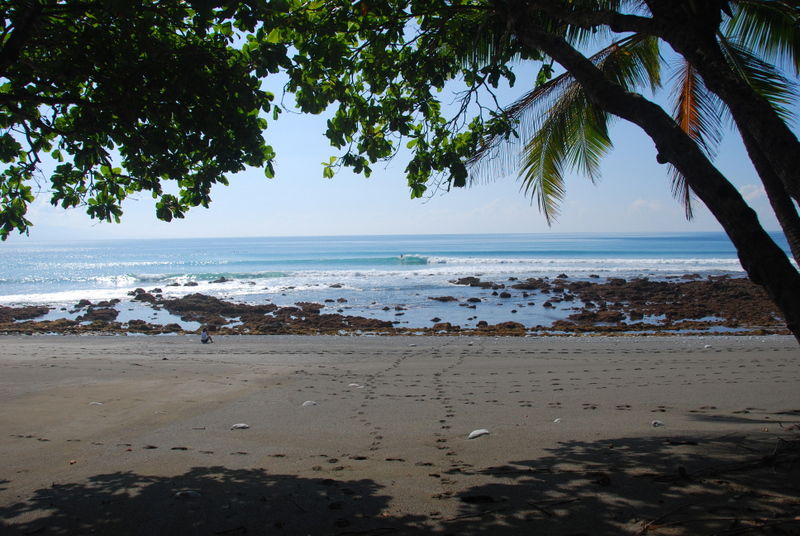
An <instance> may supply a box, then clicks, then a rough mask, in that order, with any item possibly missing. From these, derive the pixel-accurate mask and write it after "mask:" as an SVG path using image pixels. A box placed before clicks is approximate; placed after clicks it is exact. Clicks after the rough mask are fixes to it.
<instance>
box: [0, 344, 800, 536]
mask: <svg viewBox="0 0 800 536" xmlns="http://www.w3.org/2000/svg"><path fill="white" fill-rule="evenodd" d="M798 385H800V347H798V345H797V343H796V341H795V340H794V339H793V338H790V337H778V336H771V337H584V338H572V337H565V338H559V337H545V338H489V337H484V338H481V337H475V338H471V337H291V336H274V337H262V336H251V337H248V336H242V337H238V336H237V337H223V336H217V337H215V343H214V344H210V345H201V344H200V343H199V340H198V338H197V337H183V336H175V337H136V336H128V337H124V336H121V337H120V336H107V337H101V336H97V337H93V336H81V337H75V336H33V337H26V336H6V337H3V338H2V340H0V403H2V412H0V459H2V462H0V520H2V521H0V529H1V531H2V532H3V533H4V534H20V535H22V534H84V533H85V534H115V535H120V534H164V535H167V534H170V535H172V534H341V535H344V534H375V535H378V534H429V533H440V534H520V533H530V534H565V535H566V534H728V533H729V534H749V533H760V532H758V531H760V530H762V529H763V530H767V531H768V530H780V531H784V532H782V533H789V534H795V533H800V517H798V516H800V499H798V497H800V478H798V477H800V460H799V459H798V452H799V451H800V448H798V443H799V442H800V432H799V431H798V427H797V423H800V389H799V388H798ZM236 424H245V425H247V427H246V428H245V427H241V428H236V427H234V425H236ZM478 429H486V430H488V432H489V433H488V434H487V435H482V436H480V437H477V438H475V439H468V438H467V437H468V434H470V432H472V431H474V430H478ZM764 456H768V458H766V459H765V458H764ZM734 531H737V532H734ZM749 531H752V532H749ZM779 533H781V532H779Z"/></svg>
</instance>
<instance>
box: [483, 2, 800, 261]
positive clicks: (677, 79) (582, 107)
mask: <svg viewBox="0 0 800 536" xmlns="http://www.w3.org/2000/svg"><path fill="white" fill-rule="evenodd" d="M590 3H592V4H593V5H594V7H607V8H608V7H611V8H619V7H620V6H619V5H618V4H620V2H602V1H600V2H590ZM601 4H602V5H601ZM611 4H614V5H611ZM641 4H642V3H641V2H636V1H634V2H629V3H628V7H634V8H636V7H641ZM798 20H800V17H798V12H797V8H792V7H790V6H788V5H787V4H783V3H782V2H764V1H758V0H741V1H738V2H733V10H731V12H730V16H729V17H728V19H727V20H726V21H725V24H724V25H723V26H722V29H721V30H720V31H719V32H718V35H717V40H718V43H719V46H720V48H721V50H722V51H723V53H724V55H725V58H726V61H727V63H728V64H729V65H730V67H731V69H732V70H734V71H735V72H736V73H737V74H738V75H739V76H740V77H741V78H742V79H743V80H746V81H747V83H748V84H749V85H750V86H751V87H752V88H753V89H754V90H755V91H757V92H758V93H759V94H760V95H762V96H764V97H765V98H767V99H768V101H769V102H770V103H771V104H772V106H773V108H774V109H775V111H776V112H777V114H778V115H779V116H780V117H781V118H782V119H784V120H787V119H788V118H789V115H790V114H789V111H788V104H789V103H790V102H791V101H792V99H793V98H794V97H795V96H796V91H795V89H796V87H795V86H794V85H793V84H792V83H791V82H790V81H789V80H788V79H787V78H786V77H785V76H783V75H782V74H781V72H780V71H779V70H778V69H777V68H775V67H774V65H773V63H777V62H782V63H788V64H790V65H791V67H792V68H793V69H794V70H795V71H796V72H800V30H799V29H798V25H797V21H798ZM585 37H586V34H581V35H575V36H573V41H578V39H580V38H585ZM590 59H591V61H592V62H593V63H594V64H595V65H596V66H597V67H598V68H599V69H600V70H602V71H603V72H604V73H605V75H606V76H607V77H608V78H610V79H611V80H613V81H615V82H616V83H617V84H619V85H620V86H622V87H623V88H625V89H626V90H636V89H638V88H641V87H642V86H645V85H649V86H650V87H651V89H655V88H657V87H659V86H660V85H661V67H662V64H663V62H662V61H661V60H662V59H663V58H661V57H660V56H659V51H658V41H657V40H656V39H655V38H653V37H647V36H643V35H640V34H633V35H630V36H628V37H624V38H622V39H619V40H617V41H614V42H612V43H611V44H610V45H608V46H607V47H605V48H604V49H602V50H601V51H600V52H598V53H597V54H595V55H594V56H592V57H591V58H590ZM670 83H671V85H672V86H673V89H672V97H673V100H674V107H673V116H674V118H675V120H676V122H677V124H678V125H679V126H680V128H681V129H682V130H683V131H684V132H686V133H687V134H688V135H689V136H690V137H691V138H692V139H693V140H694V141H695V142H697V144H698V145H699V146H700V147H701V148H702V149H703V150H704V151H705V152H706V153H707V154H708V155H709V156H712V157H713V155H714V153H715V150H716V147H717V144H718V143H719V141H720V139H721V137H722V130H723V124H724V123H726V121H725V119H726V116H728V117H729V115H728V113H727V108H726V107H725V105H724V104H723V102H722V101H721V100H720V99H719V97H718V96H717V95H715V94H714V93H712V92H711V91H709V90H708V88H707V87H706V86H705V83H704V80H703V78H702V77H701V76H700V75H699V74H698V72H697V69H696V68H695V66H694V65H693V64H691V63H690V62H689V61H686V60H685V58H683V57H680V60H679V63H678V65H677V68H675V70H674V74H673V76H672V77H671V79H670ZM505 111H506V114H507V117H506V118H504V120H508V119H509V118H510V119H511V120H512V121H514V122H516V123H517V124H518V125H519V130H520V137H519V138H518V140H519V141H520V143H524V147H523V148H522V158H521V162H519V167H520V177H521V179H522V185H523V189H524V191H525V192H526V193H527V194H529V195H531V197H532V198H533V199H535V201H536V202H537V204H538V205H539V207H540V209H541V211H542V212H543V214H544V216H545V218H546V219H547V221H548V223H551V222H552V221H553V220H554V218H555V217H556V216H557V214H558V205H559V203H560V201H561V200H562V199H563V197H564V194H565V186H564V176H563V173H564V170H565V168H566V167H572V168H576V169H578V170H579V171H581V172H583V173H584V174H586V175H587V176H588V177H589V178H590V179H592V180H594V179H595V178H596V177H597V174H598V167H599V160H600V158H601V157H602V156H603V155H604V154H605V153H606V152H607V151H608V150H609V149H610V148H611V146H612V143H611V140H610V139H609V137H608V123H609V121H610V120H611V119H612V118H613V116H611V115H609V114H608V113H606V112H605V111H604V110H603V109H601V108H600V107H599V106H597V105H596V104H595V103H593V102H592V100H591V99H589V98H588V97H587V95H586V92H585V91H584V89H583V88H582V86H581V85H580V84H579V83H578V82H577V81H576V80H575V79H574V78H573V76H572V75H571V74H569V73H564V74H562V75H560V76H557V77H555V78H553V79H551V80H549V81H547V82H545V83H543V84H541V85H539V86H538V87H537V88H535V89H534V90H532V91H530V92H529V93H527V94H526V95H524V96H523V97H522V98H521V99H519V100H518V101H517V102H515V103H514V104H512V105H511V106H510V107H508V108H507V109H506V110H505ZM728 122H729V121H728ZM738 127H739V130H740V132H741V134H742V137H743V140H744V142H745V145H746V147H747V148H748V152H749V153H750V157H751V159H752V160H753V163H754V165H755V167H756V170H757V171H758V173H759V175H760V177H761V178H762V181H763V183H764V187H765V191H766V192H767V195H768V197H769V199H770V202H771V204H772V206H773V209H774V211H775V213H776V215H777V217H778V220H779V222H780V224H781V225H782V228H783V229H784V232H785V234H786V236H787V239H788V241H789V243H790V246H791V248H792V252H793V254H794V257H795V259H796V260H797V261H798V262H800V218H799V217H798V214H797V210H796V207H795V206H794V204H793V202H792V200H791V197H790V196H789V194H788V193H787V191H786V190H785V188H784V186H783V184H782V183H781V180H780V179H779V178H778V177H777V176H776V173H775V172H774V170H773V169H772V166H771V165H770V163H769V159H768V158H766V157H765V155H764V154H763V152H762V151H761V150H760V149H759V147H758V144H757V143H756V142H755V141H754V139H753V135H752V133H751V132H750V131H749V128H748V125H746V124H744V125H741V124H740V125H738ZM504 141H505V140H504V139H501V138H492V139H487V140H485V143H484V144H483V147H482V149H481V150H480V151H479V152H478V153H477V154H476V155H475V156H474V157H473V158H472V159H471V160H470V161H469V164H470V165H471V169H472V171H473V177H478V176H482V175H484V174H485V172H486V171H487V170H489V171H495V170H496V165H491V164H490V165H489V166H488V167H487V166H484V164H486V163H487V162H491V163H492V164H496V163H498V162H499V163H500V164H501V165H503V164H506V165H507V164H508V163H509V162H510V161H511V159H510V158H509V157H508V153H507V151H509V150H511V151H514V150H516V149H518V146H514V145H508V144H504V143H503V142H504ZM498 154H500V155H501V156H504V157H505V158H500V159H493V158H492V157H497V156H498ZM672 188H673V193H674V194H675V196H676V197H677V198H678V199H680V200H681V202H682V203H683V205H684V208H685V211H686V216H687V217H688V218H691V217H692V195H691V191H690V189H689V188H688V186H687V183H686V180H685V179H684V177H683V176H682V175H681V174H680V173H679V172H678V171H677V170H676V169H674V168H673V169H672Z"/></svg>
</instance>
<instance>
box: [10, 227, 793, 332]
mask: <svg viewBox="0 0 800 536" xmlns="http://www.w3.org/2000/svg"><path fill="white" fill-rule="evenodd" d="M781 238H782V237H776V239H777V240H778V241H779V244H780V245H781V246H782V247H784V248H786V244H785V241H783V240H781ZM0 260H1V261H2V262H0V305H19V304H48V305H52V306H54V307H56V308H58V307H67V308H68V307H70V306H71V305H74V304H75V303H77V301H79V300H81V299H88V300H91V301H96V300H102V299H112V298H120V299H123V300H124V299H126V297H127V293H128V292H130V291H132V290H133V289H135V288H137V287H141V288H145V289H147V290H151V289H153V288H160V289H162V290H163V291H164V295H165V296H167V297H169V296H181V295H185V294H188V293H191V292H202V293H204V294H209V295H214V296H218V297H221V298H225V299H230V300H234V301H243V302H248V303H265V302H272V303H276V304H278V305H291V304H293V303H296V302H300V301H316V302H320V303H322V302H323V301H324V300H326V299H328V300H331V299H340V298H342V299H345V300H347V301H346V302H341V303H344V304H345V305H340V306H337V307H338V308H339V309H342V310H343V312H347V313H348V314H360V315H364V316H372V317H378V318H384V319H395V315H396V314H397V313H396V312H394V311H395V307H397V306H402V307H403V311H402V315H401V316H402V317H403V318H402V319H400V320H399V321H403V322H407V323H408V324H409V325H411V326H416V325H427V324H428V323H429V322H430V318H431V317H441V318H446V319H447V320H448V321H455V322H461V323H462V325H464V324H469V323H470V322H474V321H475V320H468V318H470V315H473V316H474V312H470V311H461V312H458V313H457V314H456V313H455V312H454V311H453V307H452V305H449V306H448V304H441V303H439V302H435V301H432V300H429V299H428V298H429V297H434V296H443V295H452V296H456V297H460V296H465V295H466V294H465V292H466V290H465V288H464V287H460V286H454V285H453V284H452V283H451V281H452V280H455V279H457V278H459V277H465V276H478V277H481V278H482V279H484V280H492V281H497V282H504V281H506V280H508V279H509V278H512V277H516V278H520V279H522V278H527V277H555V276H557V275H559V274H562V273H563V274H567V275H568V276H569V277H571V278H575V279H584V278H588V277H589V276H590V275H597V276H600V278H606V277H626V278H631V277H650V278H666V277H670V276H676V275H682V274H685V273H700V274H702V275H709V274H732V275H743V272H742V269H741V266H740V265H739V262H738V260H737V257H736V253H735V250H734V248H733V246H732V245H731V244H730V242H729V241H728V239H727V237H726V236H725V235H724V234H722V233H694V234H658V235H635V234H598V235H591V234H580V235H579V234H513V235H430V236H427V235H426V236H404V235H399V236H349V237H281V238H227V239H168V240H167V239H165V240H123V241H94V242H58V243H53V244H44V243H34V242H30V243H24V242H21V243H20V242H17V243H15V244H2V245H0ZM221 278H225V279H226V280H228V281H226V282H223V283H215V282H214V281H218V280H220V279H221ZM189 282H193V283H197V286H186V283H189ZM519 305H527V304H519ZM512 306H513V305H512ZM386 307H389V308H390V309H391V311H390V312H387V311H384V308H386ZM529 309H530V311H531V312H530V314H528V311H522V309H521V308H519V307H518V308H517V313H514V314H515V315H517V316H515V317H513V319H514V320H517V321H521V322H523V323H530V322H533V323H534V324H536V323H540V322H539V321H542V322H544V321H547V320H548V319H549V318H550V317H552V316H553V315H554V314H555V315H558V312H557V311H555V312H552V313H544V312H542V311H540V310H539V308H535V307H533V308H529ZM534 309H536V310H537V312H536V313H535V314H534V313H533V310H534ZM440 313H441V314H440ZM495 313H496V314H495ZM495 313H491V314H490V313H489V311H484V312H483V315H484V316H483V317H481V319H485V320H490V321H491V320H495V321H501V320H502V321H504V320H509V319H512V318H511V317H510V316H509V313H508V312H506V311H501V310H499V306H498V310H497V311H495ZM487 315H488V316H490V317H491V318H487ZM451 318H453V320H451Z"/></svg>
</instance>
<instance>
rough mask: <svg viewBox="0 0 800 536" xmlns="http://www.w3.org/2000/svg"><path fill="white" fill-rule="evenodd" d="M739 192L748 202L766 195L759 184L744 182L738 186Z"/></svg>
mask: <svg viewBox="0 0 800 536" xmlns="http://www.w3.org/2000/svg"><path fill="white" fill-rule="evenodd" d="M739 193H741V194H742V197H744V200H745V201H748V202H749V201H755V200H756V199H761V198H762V197H766V196H767V192H765V191H764V187H763V186H761V185H760V184H744V185H742V186H740V187H739Z"/></svg>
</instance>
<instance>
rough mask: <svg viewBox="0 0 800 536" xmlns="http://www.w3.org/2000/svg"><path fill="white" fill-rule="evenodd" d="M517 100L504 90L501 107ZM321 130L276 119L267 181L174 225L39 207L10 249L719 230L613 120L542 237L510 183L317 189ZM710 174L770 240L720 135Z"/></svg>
mask: <svg viewBox="0 0 800 536" xmlns="http://www.w3.org/2000/svg"><path fill="white" fill-rule="evenodd" d="M519 94H520V90H518V89H515V90H511V91H508V92H507V93H506V96H507V97H508V98H509V99H513V98H515V97H516V96H517V95H519ZM287 99H289V97H287ZM324 130H325V117H324V116H304V115H297V114H289V113H284V114H282V115H281V117H280V119H279V120H278V121H277V122H274V123H271V125H270V127H269V129H268V130H267V132H266V137H267V140H268V142H269V143H270V144H272V145H273V147H274V148H275V149H276V152H277V155H278V156H277V160H276V162H275V165H276V178H274V179H271V180H270V179H265V178H264V175H263V173H262V171H261V170H258V169H251V170H247V171H245V172H243V173H240V174H238V175H235V176H232V177H230V182H231V184H230V186H228V187H224V186H218V187H217V188H215V190H214V191H213V193H212V198H213V200H214V201H213V203H212V204H211V207H210V208H209V209H203V208H195V209H192V210H191V211H189V212H188V213H187V217H186V218H185V219H183V220H175V221H173V222H171V223H164V222H160V221H158V220H157V219H156V218H155V215H154V203H153V200H152V199H151V198H150V197H149V196H144V195H140V196H138V197H136V198H132V199H129V200H127V201H126V202H125V204H124V205H123V210H124V211H125V214H124V216H123V221H122V223H121V224H113V223H104V222H97V221H93V220H90V219H89V217H88V216H86V214H85V213H84V212H83V211H82V210H80V209H74V210H63V209H56V208H53V207H51V206H50V205H49V203H48V201H47V196H46V195H44V196H42V198H41V199H39V200H37V201H36V202H35V203H34V204H33V206H32V207H31V209H30V211H29V214H28V216H29V219H31V220H32V221H33V222H34V227H33V228H32V229H31V232H30V236H29V237H24V236H17V235H13V236H12V237H11V238H10V240H11V241H12V242H17V241H19V240H28V241H30V240H33V241H36V240H48V241H49V240H58V239H65V238H69V239H113V238H183V237H226V236H304V235H305V236H308V235H355V234H443V233H444V234H461V233H540V232H542V233H547V232H554V233H568V232H569V233H573V232H577V233H585V232H634V233H645V232H647V233H649V232H692V231H716V230H721V228H720V226H719V225H718V224H717V223H716V221H715V220H714V218H713V217H712V216H711V215H710V214H709V213H708V211H707V210H706V209H705V207H702V205H700V203H699V202H698V204H697V206H696V212H695V219H694V220H693V221H691V222H687V221H686V219H685V217H684V215H683V209H682V207H681V206H680V204H679V203H678V202H676V201H675V200H674V199H673V198H672V195H671V190H670V178H669V173H668V170H667V168H666V167H665V166H661V165H659V164H657V163H656V161H655V151H654V149H653V144H652V142H651V140H650V139H649V138H648V137H646V136H645V135H644V134H643V133H641V131H640V130H639V129H638V127H635V126H633V125H630V124H628V123H625V122H623V121H621V120H618V121H617V122H616V123H615V124H614V127H613V130H612V133H611V134H612V140H613V142H614V144H615V148H614V150H613V151H612V152H611V153H610V154H609V155H608V156H607V157H606V158H605V159H604V161H603V164H602V179H601V180H600V181H598V182H597V183H596V184H592V183H591V182H590V181H589V180H588V179H586V178H585V177H583V176H580V175H578V174H575V173H571V174H569V175H568V177H567V184H566V186H567V196H566V199H565V202H564V203H563V205H562V207H561V213H560V216H559V218H558V220H557V221H556V222H555V223H554V224H553V225H552V226H551V227H548V225H547V222H546V221H545V219H544V217H543V216H542V215H541V214H540V213H539V211H538V208H537V207H536V206H535V205H533V204H532V203H531V201H530V199H529V198H526V197H525V196H524V194H523V193H522V192H521V191H520V185H519V182H518V181H517V180H516V175H515V174H512V175H510V176H507V177H498V178H497V179H496V180H494V181H491V182H488V183H484V184H479V185H475V186H472V187H469V188H463V189H455V190H452V191H450V192H447V193H438V194H433V195H431V196H429V197H428V198H426V199H415V200H412V199H410V196H409V190H408V188H407V186H406V181H405V177H404V175H403V168H404V165H405V162H404V161H403V160H402V159H397V160H395V161H392V162H390V163H388V164H377V165H376V166H374V168H373V169H374V170H373V174H372V176H371V177H370V178H369V179H366V178H364V177H363V176H357V175H353V174H351V173H349V172H346V171H340V172H339V173H338V174H337V175H336V176H335V177H334V178H333V179H324V178H323V177H322V166H321V162H322V161H323V160H327V159H328V157H329V156H332V155H335V154H337V152H336V150H334V149H333V148H331V147H330V146H329V145H328V144H327V141H326V139H325V138H324V136H323V132H324ZM716 164H717V166H718V167H719V168H720V170H721V171H722V172H723V174H725V175H726V176H727V177H728V179H729V180H730V181H731V182H732V183H733V184H734V185H735V186H736V187H737V188H738V189H739V190H740V191H741V192H742V193H743V195H744V196H745V198H746V199H748V200H749V202H750V203H751V206H753V208H754V209H756V211H757V212H758V213H759V216H760V218H761V221H762V223H763V225H764V226H765V227H766V228H767V229H768V230H776V229H778V228H779V227H778V224H777V222H776V221H775V219H774V216H772V214H771V211H770V209H769V204H768V202H767V200H766V197H765V196H764V194H763V190H762V188H761V187H760V185H759V180H758V177H757V175H756V174H755V172H754V171H753V168H752V165H751V164H750V162H749V160H748V158H747V156H746V153H745V151H744V149H743V147H742V145H741V142H740V141H739V139H738V135H736V134H735V133H733V132H730V133H728V134H727V135H726V137H725V139H724V141H723V143H722V145H721V147H720V149H719V154H718V157H717V159H716Z"/></svg>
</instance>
